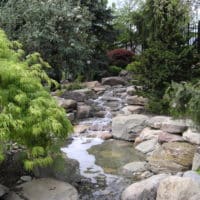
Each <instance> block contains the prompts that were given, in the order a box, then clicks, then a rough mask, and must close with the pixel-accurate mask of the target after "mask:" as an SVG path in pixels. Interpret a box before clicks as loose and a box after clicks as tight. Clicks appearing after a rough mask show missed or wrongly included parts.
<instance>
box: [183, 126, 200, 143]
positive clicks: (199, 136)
mask: <svg viewBox="0 0 200 200" xmlns="http://www.w3.org/2000/svg"><path fill="white" fill-rule="evenodd" d="M183 139H185V140H186V141H188V142H190V143H192V144H197V145H200V133H198V132H194V131H192V130H191V129H190V128H189V129H188V130H187V131H185V132H184V133H183Z"/></svg>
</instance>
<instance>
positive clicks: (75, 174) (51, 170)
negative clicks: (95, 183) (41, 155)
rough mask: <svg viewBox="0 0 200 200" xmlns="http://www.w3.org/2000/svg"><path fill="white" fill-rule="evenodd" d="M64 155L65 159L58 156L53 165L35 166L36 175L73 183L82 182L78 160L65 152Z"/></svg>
mask: <svg viewBox="0 0 200 200" xmlns="http://www.w3.org/2000/svg"><path fill="white" fill-rule="evenodd" d="M62 156H63V160H61V158H56V159H54V163H53V164H52V165H51V166H48V167H37V168H35V169H34V170H33V173H34V176H35V177H37V178H49V177H50V178H55V179H57V180H61V181H64V182H69V183H71V184H73V185H74V184H76V183H77V182H80V179H81V176H80V170H79V163H78V161H76V160H73V159H70V158H68V157H67V156H66V154H65V153H63V154H62Z"/></svg>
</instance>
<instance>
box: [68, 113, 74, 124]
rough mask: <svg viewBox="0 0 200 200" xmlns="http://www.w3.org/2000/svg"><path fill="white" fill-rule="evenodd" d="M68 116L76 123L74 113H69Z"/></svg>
mask: <svg viewBox="0 0 200 200" xmlns="http://www.w3.org/2000/svg"><path fill="white" fill-rule="evenodd" d="M66 116H67V118H68V119H69V120H70V121H71V122H74V120H75V114H74V113H67V114H66Z"/></svg>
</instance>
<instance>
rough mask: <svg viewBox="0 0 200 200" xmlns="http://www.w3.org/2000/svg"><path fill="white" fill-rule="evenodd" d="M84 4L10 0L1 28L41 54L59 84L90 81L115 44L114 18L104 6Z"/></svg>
mask: <svg viewBox="0 0 200 200" xmlns="http://www.w3.org/2000/svg"><path fill="white" fill-rule="evenodd" d="M84 2H85V3H82V2H81V1H79V0H77V1H72V0H51V1H48V0H41V1H38V0H27V1H24V0H14V1H13V0H8V1H7V3H5V4H3V5H2V6H1V7H0V13H1V15H0V24H1V27H2V28H3V29H4V30H5V31H6V33H7V34H8V36H9V38H11V39H12V40H19V41H20V42H21V43H22V44H23V45H24V47H25V50H26V51H28V52H29V53H32V52H34V51H37V52H40V53H41V55H42V57H44V59H45V60H47V61H48V62H49V63H50V65H51V66H53V70H48V73H49V74H50V75H51V77H53V78H54V79H56V80H57V81H60V80H61V79H62V78H68V79H72V80H74V79H75V78H76V77H77V76H78V75H79V74H81V75H85V76H86V78H87V79H90V78H91V76H94V74H95V73H96V72H95V70H98V68H100V67H101V65H102V61H103V59H104V58H105V52H104V51H105V49H106V48H107V47H108V45H109V44H110V43H111V42H112V39H111V38H109V37H110V36H111V35H113V34H112V33H110V30H108V29H110V28H111V27H112V25H111V24H110V23H109V22H110V20H111V19H112V18H111V11H109V10H108V9H107V8H106V4H105V3H104V4H103V3H101V2H99V1H91V2H90V1H84ZM108 41H109V42H110V43H108ZM103 55H104V56H103ZM105 64H107V63H103V65H104V66H105ZM85 72H87V73H85ZM63 76H64V77H63Z"/></svg>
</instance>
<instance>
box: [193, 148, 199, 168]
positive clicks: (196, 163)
mask: <svg viewBox="0 0 200 200" xmlns="http://www.w3.org/2000/svg"><path fill="white" fill-rule="evenodd" d="M199 169H200V147H197V150H196V152H195V154H194V158H193V161H192V170H194V171H196V170H199Z"/></svg>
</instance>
